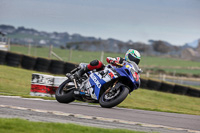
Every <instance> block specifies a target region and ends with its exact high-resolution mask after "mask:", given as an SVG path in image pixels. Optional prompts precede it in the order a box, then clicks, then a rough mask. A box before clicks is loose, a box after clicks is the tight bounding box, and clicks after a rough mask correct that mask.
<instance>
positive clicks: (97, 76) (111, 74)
mask: <svg viewBox="0 0 200 133" xmlns="http://www.w3.org/2000/svg"><path fill="white" fill-rule="evenodd" d="M86 65H87V64H85V63H80V64H79V66H78V67H77V68H75V69H74V70H72V71H71V72H70V73H68V74H66V75H67V77H69V76H73V75H74V74H75V73H76V72H77V71H78V70H80V69H81V68H83V67H84V66H86ZM140 72H142V70H141V69H140V68H139V67H138V65H137V64H136V63H134V62H125V63H124V64H123V65H121V64H117V65H116V66H112V65H110V64H109V65H106V66H105V68H104V70H101V71H90V72H88V73H85V74H84V75H83V76H81V78H79V79H76V78H74V79H73V80H71V79H70V78H68V79H67V80H65V81H64V82H63V83H62V84H61V85H60V86H59V88H58V89H57V90H56V95H55V96H56V100H57V101H58V102H60V103H70V102H73V101H74V100H79V101H84V102H92V103H99V104H100V105H101V107H104V108H112V107H114V106H116V105H118V104H120V103H121V102H122V101H123V100H124V99H125V98H126V97H127V95H128V94H129V93H131V92H132V91H133V90H135V89H137V88H138V87H139V86H140V75H139V73H140Z"/></svg>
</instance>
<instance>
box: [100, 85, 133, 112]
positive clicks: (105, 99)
mask: <svg viewBox="0 0 200 133" xmlns="http://www.w3.org/2000/svg"><path fill="white" fill-rule="evenodd" d="M128 93H129V89H128V88H127V87H126V86H120V88H119V89H118V91H117V92H116V94H113V96H111V95H109V92H108V93H107V94H105V92H104V93H103V94H102V95H101V97H100V99H99V104H100V105H101V107H103V108H112V107H114V106H117V105H118V104H120V103H121V102H122V101H124V99H125V98H126V97H127V95H128Z"/></svg>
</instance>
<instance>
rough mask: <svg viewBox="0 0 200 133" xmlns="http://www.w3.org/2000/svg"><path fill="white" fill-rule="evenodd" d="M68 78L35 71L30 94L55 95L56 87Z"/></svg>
mask: <svg viewBox="0 0 200 133" xmlns="http://www.w3.org/2000/svg"><path fill="white" fill-rule="evenodd" d="M66 79H67V78H66V77H58V76H52V75H46V74H39V73H33V74H32V80H31V91H30V95H32V96H48V97H55V92H56V89H57V88H58V87H59V85H60V84H61V83H62V82H64V81H65V80H66Z"/></svg>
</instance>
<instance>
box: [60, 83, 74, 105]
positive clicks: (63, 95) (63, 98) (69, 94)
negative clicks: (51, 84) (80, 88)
mask: <svg viewBox="0 0 200 133" xmlns="http://www.w3.org/2000/svg"><path fill="white" fill-rule="evenodd" d="M69 82H70V80H68V79H67V80H66V81H64V82H63V83H62V84H61V85H60V86H59V87H58V89H57V90H56V100H57V101H58V102H60V103H70V102H73V101H74V100H75V98H74V97H73V95H74V90H73V89H71V90H68V91H64V90H63V89H64V87H65V85H66V84H67V83H69ZM67 89H70V88H67Z"/></svg>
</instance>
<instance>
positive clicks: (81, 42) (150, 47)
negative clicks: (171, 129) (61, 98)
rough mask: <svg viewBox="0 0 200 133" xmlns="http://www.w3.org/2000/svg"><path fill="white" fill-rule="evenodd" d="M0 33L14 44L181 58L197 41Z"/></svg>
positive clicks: (12, 30) (26, 30)
mask: <svg viewBox="0 0 200 133" xmlns="http://www.w3.org/2000/svg"><path fill="white" fill-rule="evenodd" d="M0 32H3V33H6V35H7V36H8V37H9V38H10V39H11V43H12V44H21V45H28V44H31V45H37V46H49V45H54V46H55V47H61V48H72V49H78V50H88V51H102V50H103V51H106V52H116V53H125V52H126V51H127V50H128V49H130V48H134V49H137V50H138V51H140V52H141V53H142V54H146V55H159V56H160V55H164V56H173V57H180V55H181V51H182V50H184V49H185V48H188V47H192V48H195V46H196V41H194V42H192V43H188V44H187V45H185V46H174V45H172V44H170V43H169V42H167V41H162V40H149V44H145V43H142V42H134V41H132V40H130V41H128V42H123V41H120V40H117V39H113V38H109V39H101V38H95V37H88V36H82V35H80V34H72V35H70V34H69V33H68V32H60V33H59V32H51V33H50V32H45V31H38V30H36V29H32V28H25V27H17V28H16V27H14V26H11V25H0Z"/></svg>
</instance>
